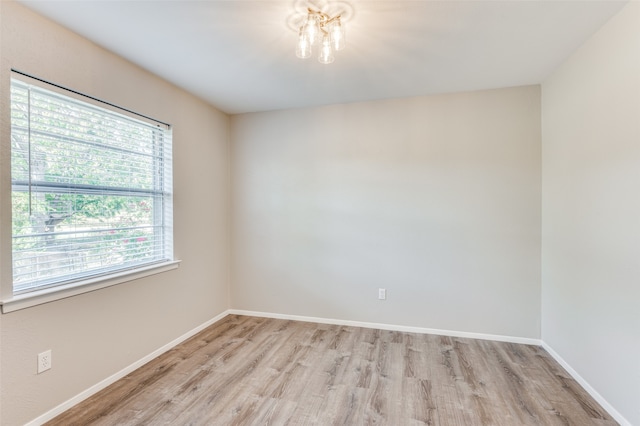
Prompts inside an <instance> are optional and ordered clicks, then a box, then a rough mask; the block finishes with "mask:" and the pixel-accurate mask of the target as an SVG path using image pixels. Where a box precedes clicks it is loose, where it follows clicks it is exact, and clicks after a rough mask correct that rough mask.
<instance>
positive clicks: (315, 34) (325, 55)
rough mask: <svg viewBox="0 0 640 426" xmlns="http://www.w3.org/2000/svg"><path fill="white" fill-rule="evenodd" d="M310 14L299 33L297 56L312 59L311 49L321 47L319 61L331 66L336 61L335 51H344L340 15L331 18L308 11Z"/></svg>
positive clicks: (312, 10) (316, 11)
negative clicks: (316, 45)
mask: <svg viewBox="0 0 640 426" xmlns="http://www.w3.org/2000/svg"><path fill="white" fill-rule="evenodd" d="M307 10H308V14H307V18H306V19H305V21H304V23H303V24H302V26H301V27H300V30H299V32H298V45H297V46H296V56H297V57H298V58H302V59H306V58H309V57H311V47H312V46H314V45H315V44H319V45H320V54H319V55H318V61H320V63H321V64H330V63H331V62H333V61H334V59H335V57H334V56H333V51H334V50H342V49H344V45H345V40H344V27H343V26H342V23H341V22H340V15H336V16H334V17H331V16H329V15H327V14H326V13H323V12H320V11H319V10H314V9H311V8H309V9H307Z"/></svg>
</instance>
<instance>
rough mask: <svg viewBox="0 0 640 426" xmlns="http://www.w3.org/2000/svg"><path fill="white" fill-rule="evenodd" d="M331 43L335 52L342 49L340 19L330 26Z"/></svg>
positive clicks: (343, 40)
mask: <svg viewBox="0 0 640 426" xmlns="http://www.w3.org/2000/svg"><path fill="white" fill-rule="evenodd" d="M331 43H332V44H333V48H334V49H335V50H342V49H344V45H345V39H344V27H343V26H342V24H341V23H340V19H338V20H337V21H335V22H334V23H332V24H331Z"/></svg>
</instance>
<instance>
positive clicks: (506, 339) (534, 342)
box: [228, 309, 542, 346]
mask: <svg viewBox="0 0 640 426" xmlns="http://www.w3.org/2000/svg"><path fill="white" fill-rule="evenodd" d="M228 312H229V314H233V315H247V316H252V317H263V318H277V319H286V320H292V321H306V322H315V323H319V324H332V325H348V326H352V327H363V328H377V329H380V330H392V331H405V332H407V333H420V334H436V335H439V336H451V337H466V338H470V339H481V340H494V341H497V342H508V343H520V344H524V345H535V346H540V345H541V344H542V341H541V340H540V339H532V338H528V337H514V336H503V335H499V334H484V333H470V332H465V331H452V330H440V329H435V328H423V327H410V326H405V325H392V324H381V323H375V322H361V321H348V320H336V319H329V318H317V317H305V316H300V315H286V314H274V313H271V312H254V311H244V310H239V309H230V310H229V311H228Z"/></svg>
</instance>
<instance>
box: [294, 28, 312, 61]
mask: <svg viewBox="0 0 640 426" xmlns="http://www.w3.org/2000/svg"><path fill="white" fill-rule="evenodd" d="M296 56H297V57H298V58H301V59H306V58H308V57H310V56H311V43H309V37H308V36H307V34H306V33H305V32H304V31H302V29H301V30H300V35H299V36H298V44H297V45H296Z"/></svg>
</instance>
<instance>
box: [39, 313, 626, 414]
mask: <svg viewBox="0 0 640 426" xmlns="http://www.w3.org/2000/svg"><path fill="white" fill-rule="evenodd" d="M48 424H50V425H65V426H67V425H109V426H111V425H225V426H226V425H291V426H302V425H336V426H342V425H394V426H395V425H401V426H405V425H407V426H422V425H434V426H446V425H451V426H460V425H472V426H475V425H495V426H501V425H504V426H512V425H559V426H561V425H564V426H567V425H576V426H589V425H593V426H596V425H597V426H609V425H615V424H617V423H616V422H615V421H614V420H613V419H612V418H611V417H610V416H609V415H608V414H607V413H606V411H604V410H603V409H602V407H600V406H599V405H598V404H597V402H596V401H594V400H593V399H592V398H591V397H590V396H589V394H588V393H587V392H586V391H585V390H584V389H582V388H581V387H580V386H579V384H578V383H577V382H575V380H573V379H572V378H571V377H570V376H569V375H568V374H567V372H566V371H564V369H563V368H562V367H561V366H560V365H559V364H558V363H557V362H555V360H553V358H552V357H551V356H550V355H549V354H547V353H546V352H545V351H544V349H542V348H540V347H536V346H528V345H517V344H513V343H501V342H492V341H485V340H473V339H464V338H455V337H448V336H435V335H425V334H415V333H402V332H398V331H388V330H376V329H367V328H357V327H347V326H337V325H335V326H334V325H327V324H315V323H305V322H295V321H286V320H276V319H267V318H255V317H248V316H237V315H231V316H228V317H226V318H225V319H224V320H222V321H219V322H218V323H216V324H214V325H212V326H211V327H208V328H207V329H205V330H204V331H202V332H201V333H199V334H197V335H196V336H193V337H192V338H191V339H189V340H187V341H185V342H184V343H182V344H181V345H179V346H177V347H175V348H173V349H172V350H170V351H168V352H167V353H165V354H163V355H162V356H160V357H158V358H156V359H155V360H153V361H151V362H150V363H148V364H146V365H144V366H143V367H141V368H139V369H138V370H136V371H134V372H132V373H131V374H130V375H128V376H127V377H125V378H123V379H122V380H119V381H118V382H116V383H114V384H113V385H111V386H109V387H108V388H106V389H104V390H103V391H101V392H99V393H97V394H95V395H94V396H92V397H91V398H89V399H87V400H86V401H84V402H82V403H80V404H78V405H77V406H75V407H73V408H72V409H70V410H68V411H67V412H65V413H62V414H61V415H60V416H58V417H56V418H55V419H53V420H52V421H51V422H49V423H48Z"/></svg>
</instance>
